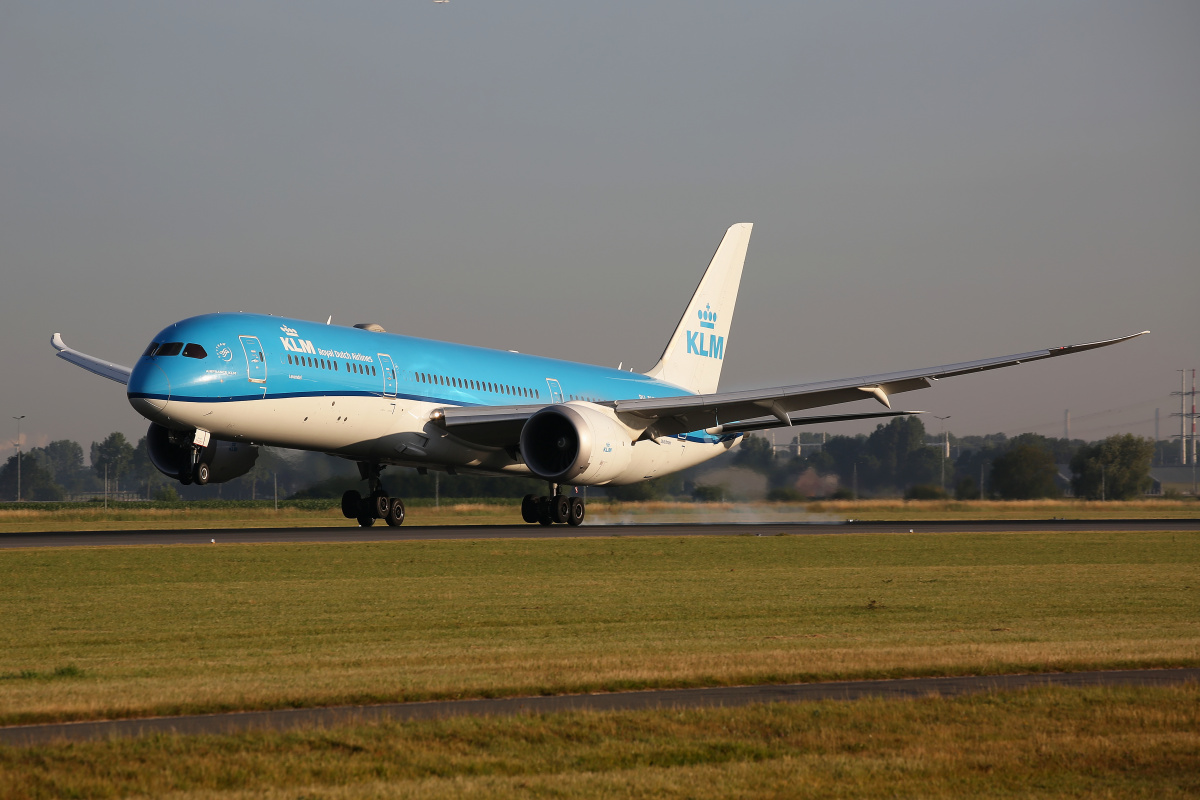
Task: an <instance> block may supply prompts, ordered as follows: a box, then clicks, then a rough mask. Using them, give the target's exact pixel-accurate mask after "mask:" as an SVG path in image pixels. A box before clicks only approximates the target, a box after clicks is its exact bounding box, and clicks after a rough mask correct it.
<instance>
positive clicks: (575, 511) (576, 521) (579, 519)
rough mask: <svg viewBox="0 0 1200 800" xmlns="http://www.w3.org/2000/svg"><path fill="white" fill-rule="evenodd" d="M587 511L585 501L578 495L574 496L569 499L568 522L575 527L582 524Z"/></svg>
mask: <svg viewBox="0 0 1200 800" xmlns="http://www.w3.org/2000/svg"><path fill="white" fill-rule="evenodd" d="M585 512H586V509H585V508H584V504H583V501H582V500H580V499H579V498H578V497H572V498H571V499H570V500H568V501H567V524H568V525H571V526H573V527H574V526H578V525H582V524H583V517H584V515H585Z"/></svg>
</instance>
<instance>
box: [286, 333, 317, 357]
mask: <svg viewBox="0 0 1200 800" xmlns="http://www.w3.org/2000/svg"><path fill="white" fill-rule="evenodd" d="M279 341H280V342H282V343H283V349H284V350H291V351H292V352H293V353H312V354H313V355H316V354H317V348H315V347H313V343H312V342H310V341H309V340H308V339H300V340H299V341H297V340H295V339H292V338H291V337H288V336H280V337H279Z"/></svg>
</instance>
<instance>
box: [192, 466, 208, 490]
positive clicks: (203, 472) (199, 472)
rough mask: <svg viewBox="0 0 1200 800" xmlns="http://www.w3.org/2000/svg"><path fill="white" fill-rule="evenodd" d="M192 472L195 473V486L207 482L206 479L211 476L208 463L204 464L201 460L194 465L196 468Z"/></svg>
mask: <svg viewBox="0 0 1200 800" xmlns="http://www.w3.org/2000/svg"><path fill="white" fill-rule="evenodd" d="M193 474H194V475H195V481H196V485H197V486H204V485H205V484H206V483H208V479H209V478H210V477H212V471H211V469H210V468H209V466H208V464H205V463H204V462H203V461H201V462H200V463H199V464H197V465H196V469H195V471H194V473H193Z"/></svg>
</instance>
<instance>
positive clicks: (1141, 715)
mask: <svg viewBox="0 0 1200 800" xmlns="http://www.w3.org/2000/svg"><path fill="white" fill-rule="evenodd" d="M1198 764H1200V687H1197V686H1196V685H1194V684H1193V685H1189V686H1184V687H1178V688H1164V689H1146V688H1141V689H1133V688H1125V689H1062V688H1055V689H1038V690H1031V691H1026V692H1014V693H998V694H991V695H977V696H971V697H960V698H954V699H935V698H926V699H921V700H863V701H856V702H853V703H837V702H822V703H813V704H793V705H785V704H776V705H761V706H749V707H745V708H736V709H703V710H689V711H639V712H615V713H612V712H610V713H569V714H555V715H545V716H533V715H527V716H517V717H500V718H457V719H448V720H440V721H425V722H410V723H389V724H380V725H366V726H358V727H345V728H334V729H328V730H308V731H302V732H294V733H245V734H239V735H233V736H202V737H177V736H152V737H146V738H141V739H125V740H109V741H96V742H87V743H81V744H59V745H43V746H37V747H28V748H4V747H0V796H3V797H6V798H12V800H33V799H34V798H58V797H76V798H107V797H139V796H140V797H170V798H176V800H199V799H200V798H223V799H224V800H233V799H234V798H250V797H254V798H280V799H282V798H288V799H289V800H294V798H316V797H320V798H381V797H421V798H440V797H489V798H491V797H500V798H505V797H563V796H570V797H584V798H592V797H595V798H606V797H623V798H625V797H633V798H641V797H646V798H650V797H653V798H684V797H686V798H715V797H809V798H844V797H855V798H894V797H913V798H915V797H921V798H958V797H971V796H974V797H979V796H986V797H1014V798H1016V797H1021V798H1024V797H1048V798H1058V797H1062V798H1078V797H1113V798H1117V797H1119V798H1155V799H1156V800H1157V798H1183V797H1195V796H1197V794H1200V769H1198V768H1197V765H1198Z"/></svg>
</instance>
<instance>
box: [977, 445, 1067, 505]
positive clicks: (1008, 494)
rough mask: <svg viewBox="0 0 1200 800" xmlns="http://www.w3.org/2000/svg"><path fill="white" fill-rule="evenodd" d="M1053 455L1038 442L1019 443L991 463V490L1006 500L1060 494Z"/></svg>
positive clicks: (1056, 495)
mask: <svg viewBox="0 0 1200 800" xmlns="http://www.w3.org/2000/svg"><path fill="white" fill-rule="evenodd" d="M1057 476H1058V467H1056V466H1055V464H1054V454H1053V453H1052V452H1051V451H1050V450H1048V449H1046V448H1045V447H1041V446H1039V445H1036V444H1029V443H1023V444H1017V445H1015V446H1013V447H1011V448H1010V449H1009V451H1008V452H1007V453H1005V454H1004V455H1002V456H1000V457H999V458H997V459H996V460H995V461H994V462H992V491H994V492H995V493H996V494H998V495H1000V496H1001V497H1003V498H1004V499H1005V500H1034V499H1036V498H1039V497H1059V496H1060V495H1062V491H1061V490H1060V489H1059V488H1058V484H1057V483H1055V478H1056V477H1057Z"/></svg>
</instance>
